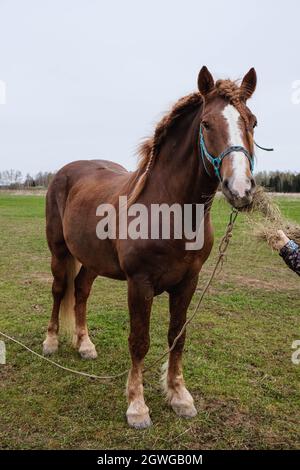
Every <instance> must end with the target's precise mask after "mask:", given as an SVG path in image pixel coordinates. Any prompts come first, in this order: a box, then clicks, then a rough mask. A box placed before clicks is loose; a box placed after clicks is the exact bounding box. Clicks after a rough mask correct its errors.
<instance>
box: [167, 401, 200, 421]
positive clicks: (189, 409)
mask: <svg viewBox="0 0 300 470" xmlns="http://www.w3.org/2000/svg"><path fill="white" fill-rule="evenodd" d="M170 405H171V407H172V409H173V411H175V413H176V414H177V416H180V417H181V418H194V417H195V416H196V415H197V410H196V408H195V406H194V404H193V403H180V402H174V403H172V402H171V403H170Z"/></svg>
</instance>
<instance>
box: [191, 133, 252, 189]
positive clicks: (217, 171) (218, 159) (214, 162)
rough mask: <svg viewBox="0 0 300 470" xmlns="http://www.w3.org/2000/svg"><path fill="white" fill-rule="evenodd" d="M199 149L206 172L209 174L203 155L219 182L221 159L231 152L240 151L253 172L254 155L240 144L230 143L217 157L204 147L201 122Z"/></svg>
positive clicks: (220, 179) (220, 178)
mask: <svg viewBox="0 0 300 470" xmlns="http://www.w3.org/2000/svg"><path fill="white" fill-rule="evenodd" d="M200 151H201V157H202V161H203V165H204V168H205V171H206V173H207V174H208V175H209V172H208V171H207V167H206V164H205V158H204V157H206V158H207V160H208V161H209V162H210V163H211V164H212V166H213V168H214V170H215V174H216V175H217V177H218V179H219V181H220V182H222V177H221V173H220V169H221V166H222V162H223V159H224V158H225V157H226V155H228V154H229V153H231V152H242V153H243V154H244V155H245V156H246V157H247V158H248V160H249V163H250V170H251V173H252V174H253V171H254V157H253V156H252V155H251V154H250V153H249V152H248V150H247V149H245V147H242V146H240V145H232V146H231V147H228V148H227V149H225V150H223V152H221V153H220V155H218V156H217V157H213V156H212V155H211V154H210V153H209V152H208V150H207V148H206V145H205V141H204V136H203V130H202V124H200ZM209 176H210V175H209Z"/></svg>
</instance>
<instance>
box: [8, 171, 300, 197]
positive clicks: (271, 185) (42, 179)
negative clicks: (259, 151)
mask: <svg viewBox="0 0 300 470" xmlns="http://www.w3.org/2000/svg"><path fill="white" fill-rule="evenodd" d="M54 175H55V173H51V172H49V171H44V172H42V171H40V172H39V173H37V174H36V175H35V176H32V175H30V174H29V173H27V175H26V176H25V177H23V175H22V173H21V172H20V171H19V170H5V171H1V172H0V187H4V188H10V189H29V188H48V186H49V183H50V181H51V179H52V178H53V176H54ZM255 180H256V183H257V184H259V185H261V186H264V187H265V188H266V189H268V190H269V191H273V192H277V193H300V173H291V172H283V171H261V172H259V173H257V174H256V175H255Z"/></svg>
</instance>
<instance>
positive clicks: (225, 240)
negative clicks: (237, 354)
mask: <svg viewBox="0 0 300 470" xmlns="http://www.w3.org/2000/svg"><path fill="white" fill-rule="evenodd" d="M237 216H238V211H237V210H236V209H234V208H232V210H231V213H230V216H229V222H228V224H227V227H226V231H225V234H224V235H223V237H222V239H221V241H220V244H219V254H218V258H217V261H216V264H215V266H214V268H213V270H212V272H211V275H210V277H209V279H208V281H207V283H206V285H205V287H204V289H203V290H202V292H201V295H200V297H199V300H198V302H197V304H196V306H195V308H194V311H193V313H192V315H191V316H190V317H189V318H188V319H187V320H186V322H185V323H184V325H183V327H182V328H181V330H180V332H179V333H178V335H177V336H176V338H175V339H174V341H173V344H172V346H171V347H170V348H169V349H167V350H166V351H165V352H164V353H163V354H161V356H159V357H158V358H157V359H156V360H155V361H153V362H152V363H150V364H149V365H148V366H147V367H145V368H144V369H143V372H147V371H149V370H150V369H153V367H154V366H156V365H157V364H158V363H159V362H161V360H162V359H164V358H165V357H166V356H168V355H169V353H170V352H171V351H173V349H174V348H175V346H176V344H177V342H178V341H179V339H180V338H181V336H182V335H183V334H184V332H185V330H186V327H187V326H188V325H189V324H190V323H191V322H192V321H193V319H194V317H195V316H196V314H197V313H198V311H199V308H200V306H201V304H202V301H203V298H204V296H205V294H206V292H207V291H208V289H209V287H210V285H211V283H212V281H213V279H214V277H215V275H216V273H217V270H218V268H219V267H220V268H221V269H222V266H223V262H224V258H225V255H226V252H227V248H228V245H229V243H230V239H231V237H232V231H233V227H234V224H235V221H236V219H237ZM0 335H1V336H3V337H4V338H6V339H8V340H9V341H12V342H14V343H16V344H18V345H19V346H21V347H22V348H24V349H26V350H27V351H29V352H31V353H32V354H34V355H35V356H37V357H39V358H40V359H43V360H44V361H46V362H49V363H50V364H52V365H54V366H56V367H58V368H59V369H63V370H65V371H67V372H71V373H72V374H77V375H81V376H83V377H88V378H90V379H97V380H102V381H107V380H113V379H117V378H119V377H123V376H124V375H127V374H128V372H129V371H130V369H126V370H125V371H123V372H120V373H119V374H115V375H94V374H89V373H87V372H81V371H79V370H76V369H70V368H69V367H65V366H62V365H61V364H58V363H57V362H55V361H52V360H51V359H49V358H48V357H45V356H42V354H39V353H37V352H36V351H33V349H30V348H29V347H28V346H26V345H25V344H24V343H21V341H18V340H17V339H15V338H12V337H11V336H9V335H7V334H5V333H3V332H2V331H0Z"/></svg>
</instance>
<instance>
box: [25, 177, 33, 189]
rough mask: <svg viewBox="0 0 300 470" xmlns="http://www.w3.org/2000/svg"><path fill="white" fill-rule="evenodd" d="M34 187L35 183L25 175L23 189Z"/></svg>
mask: <svg viewBox="0 0 300 470" xmlns="http://www.w3.org/2000/svg"><path fill="white" fill-rule="evenodd" d="M34 186H35V181H34V179H33V177H32V176H31V175H30V174H29V173H27V175H26V178H25V181H24V188H33V187H34Z"/></svg>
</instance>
